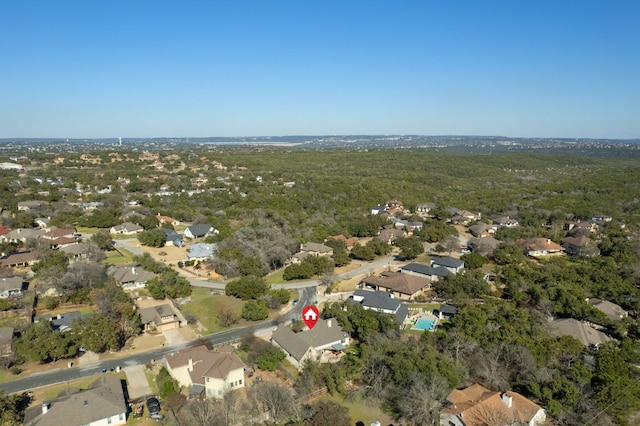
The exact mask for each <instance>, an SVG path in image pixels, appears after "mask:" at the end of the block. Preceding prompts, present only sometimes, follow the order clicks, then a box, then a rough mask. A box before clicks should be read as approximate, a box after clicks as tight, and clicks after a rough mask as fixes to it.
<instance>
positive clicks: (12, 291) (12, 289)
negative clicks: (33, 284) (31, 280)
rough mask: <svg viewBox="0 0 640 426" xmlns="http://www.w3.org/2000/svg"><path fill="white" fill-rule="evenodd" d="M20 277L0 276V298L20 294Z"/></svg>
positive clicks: (21, 282)
mask: <svg viewBox="0 0 640 426" xmlns="http://www.w3.org/2000/svg"><path fill="white" fill-rule="evenodd" d="M23 283H24V280H23V279H22V277H4V278H0V299H6V298H9V297H20V296H22V286H23Z"/></svg>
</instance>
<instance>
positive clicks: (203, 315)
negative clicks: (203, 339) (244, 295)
mask: <svg viewBox="0 0 640 426" xmlns="http://www.w3.org/2000/svg"><path fill="white" fill-rule="evenodd" d="M243 304H244V302H243V301H242V300H240V299H236V298H235V297H231V296H225V295H214V294H211V290H209V289H207V288H201V287H194V288H193V292H192V293H191V301H190V302H187V303H185V304H184V305H181V306H180V309H181V310H182V311H183V312H189V313H191V314H193V315H194V316H195V317H196V318H198V320H199V321H200V322H201V323H202V325H203V326H204V327H205V328H206V329H207V331H206V333H215V332H216V331H220V330H222V329H223V328H224V327H222V325H221V324H220V322H219V321H218V318H217V317H216V312H217V311H218V309H219V308H220V307H221V306H226V307H228V308H230V309H232V310H233V311H234V312H235V313H236V314H237V315H238V317H240V313H241V312H242V305H243Z"/></svg>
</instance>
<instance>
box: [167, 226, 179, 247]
mask: <svg viewBox="0 0 640 426" xmlns="http://www.w3.org/2000/svg"><path fill="white" fill-rule="evenodd" d="M164 233H165V234H166V235H167V241H166V242H165V245H167V246H174V247H182V245H183V244H184V239H183V238H182V235H180V234H178V233H177V232H176V231H174V230H173V229H169V228H164Z"/></svg>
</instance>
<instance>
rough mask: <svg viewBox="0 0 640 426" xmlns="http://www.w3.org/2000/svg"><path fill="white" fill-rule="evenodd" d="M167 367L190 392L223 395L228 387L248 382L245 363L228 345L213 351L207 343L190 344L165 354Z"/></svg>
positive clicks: (230, 388) (240, 385) (241, 385)
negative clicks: (191, 346)
mask: <svg viewBox="0 0 640 426" xmlns="http://www.w3.org/2000/svg"><path fill="white" fill-rule="evenodd" d="M165 361H166V365H167V370H168V371H169V374H171V377H173V378H174V379H176V380H177V381H178V383H179V384H180V386H184V387H188V388H190V389H189V393H190V394H191V395H201V394H202V393H203V392H204V394H205V395H206V396H207V397H208V398H223V397H224V394H225V393H226V392H227V391H230V390H234V389H238V388H242V387H244V386H245V377H244V370H245V364H244V362H242V360H241V359H240V358H238V356H237V355H236V354H235V353H233V348H231V347H230V346H227V347H225V348H220V349H219V350H218V351H210V350H208V349H207V348H206V346H197V347H195V348H187V349H183V350H181V351H178V352H175V353H173V354H170V355H167V356H166V357H165Z"/></svg>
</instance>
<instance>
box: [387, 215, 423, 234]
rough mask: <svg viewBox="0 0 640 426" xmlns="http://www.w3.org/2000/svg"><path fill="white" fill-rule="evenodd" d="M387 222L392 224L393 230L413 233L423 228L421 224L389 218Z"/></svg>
mask: <svg viewBox="0 0 640 426" xmlns="http://www.w3.org/2000/svg"><path fill="white" fill-rule="evenodd" d="M389 221H390V222H391V223H392V224H393V226H394V228H399V229H406V230H407V232H414V231H416V230H418V231H419V230H421V229H422V228H424V223H423V222H413V221H410V220H404V219H398V218H395V217H390V218H389Z"/></svg>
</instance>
